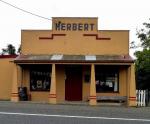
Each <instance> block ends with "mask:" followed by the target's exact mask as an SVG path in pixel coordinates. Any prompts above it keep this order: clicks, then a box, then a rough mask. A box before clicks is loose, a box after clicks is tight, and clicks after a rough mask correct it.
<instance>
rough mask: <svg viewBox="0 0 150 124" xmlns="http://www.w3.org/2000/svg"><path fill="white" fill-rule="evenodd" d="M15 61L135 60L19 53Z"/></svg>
mask: <svg viewBox="0 0 150 124" xmlns="http://www.w3.org/2000/svg"><path fill="white" fill-rule="evenodd" d="M14 62H16V63H20V62H24V63H26V62H27V63H29V62H37V63H38V62H57V63H59V62H66V63H68V62H85V63H86V62H96V63H98V62H99V63H101V62H121V63H126V62H127V63H132V62H134V60H133V59H132V58H131V57H130V56H129V55H62V54H60V55H59V54H53V55H19V56H18V57H17V58H15V60H14Z"/></svg>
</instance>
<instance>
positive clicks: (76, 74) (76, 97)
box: [65, 67, 82, 101]
mask: <svg viewBox="0 0 150 124" xmlns="http://www.w3.org/2000/svg"><path fill="white" fill-rule="evenodd" d="M65 99H66V100H68V101H81V100H82V69H81V67H70V68H67V70H66V81H65Z"/></svg>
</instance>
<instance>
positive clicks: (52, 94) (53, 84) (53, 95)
mask: <svg viewBox="0 0 150 124" xmlns="http://www.w3.org/2000/svg"><path fill="white" fill-rule="evenodd" d="M55 66H56V65H55V64H52V73H51V86H50V94H49V103H51V104H56V67H55Z"/></svg>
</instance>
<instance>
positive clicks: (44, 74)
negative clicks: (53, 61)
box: [30, 68, 51, 91]
mask: <svg viewBox="0 0 150 124" xmlns="http://www.w3.org/2000/svg"><path fill="white" fill-rule="evenodd" d="M50 81H51V78H50V72H49V71H48V70H46V69H44V68H42V69H41V68H32V69H31V70H30V90H31V91H49V90H50Z"/></svg>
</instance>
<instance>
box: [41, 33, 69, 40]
mask: <svg viewBox="0 0 150 124" xmlns="http://www.w3.org/2000/svg"><path fill="white" fill-rule="evenodd" d="M55 36H66V34H52V35H51V37H39V40H53V39H54V37H55Z"/></svg>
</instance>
